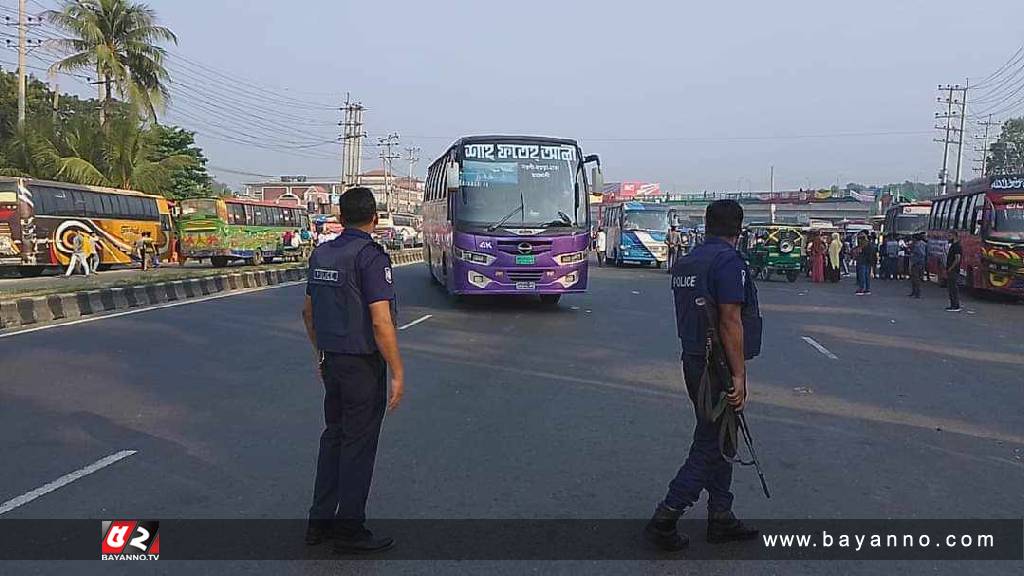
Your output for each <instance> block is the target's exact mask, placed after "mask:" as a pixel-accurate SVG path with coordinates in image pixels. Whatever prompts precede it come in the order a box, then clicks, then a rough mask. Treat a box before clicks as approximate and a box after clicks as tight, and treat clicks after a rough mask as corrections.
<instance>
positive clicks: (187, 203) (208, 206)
mask: <svg viewBox="0 0 1024 576" xmlns="http://www.w3.org/2000/svg"><path fill="white" fill-rule="evenodd" d="M181 215H182V216H204V217H210V216H212V217H216V216H217V201H216V200H213V199H198V200H184V201H182V203H181Z"/></svg>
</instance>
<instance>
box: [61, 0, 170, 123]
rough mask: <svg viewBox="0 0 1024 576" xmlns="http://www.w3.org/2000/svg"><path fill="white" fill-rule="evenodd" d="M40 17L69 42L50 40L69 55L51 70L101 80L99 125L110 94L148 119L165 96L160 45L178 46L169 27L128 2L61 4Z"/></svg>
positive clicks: (143, 7) (166, 78) (105, 0)
mask: <svg viewBox="0 0 1024 576" xmlns="http://www.w3.org/2000/svg"><path fill="white" fill-rule="evenodd" d="M45 17H46V18H47V19H48V20H49V21H50V22H51V23H52V24H54V25H55V26H57V27H58V28H60V29H61V30H62V31H63V32H64V33H65V34H67V35H68V36H70V37H69V38H62V39H56V40H51V41H50V42H52V43H53V44H55V45H56V46H58V47H59V48H61V49H63V50H65V51H67V52H68V53H70V55H69V56H66V57H64V58H62V59H61V60H59V61H57V62H56V63H55V64H54V65H53V68H54V69H55V70H62V71H81V70H87V71H95V73H96V74H97V76H98V77H99V79H100V92H101V100H102V106H101V108H100V122H101V123H103V122H104V121H105V118H106V117H107V116H108V115H109V114H110V112H111V110H110V108H111V103H112V101H113V91H115V90H116V91H117V93H118V94H119V95H120V96H121V98H122V99H123V100H127V101H128V102H131V103H132V105H133V106H134V107H135V108H136V109H137V110H138V111H139V112H140V113H143V114H145V115H146V116H148V117H149V118H150V119H151V120H156V111H157V109H158V108H162V106H163V104H164V103H165V102H166V100H167V99H168V97H169V92H168V88H167V86H168V83H169V81H170V78H169V75H168V73H167V69H166V68H165V67H164V59H165V57H166V55H167V51H166V50H164V48H162V47H161V46H160V45H159V43H160V42H172V43H174V44H177V42H178V39H177V37H176V36H175V35H174V33H173V32H171V31H170V30H169V29H168V28H165V27H163V26H158V25H157V24H156V12H155V11H153V10H152V9H151V8H149V6H147V5H145V4H136V3H133V2H131V0H76V1H70V0H69V1H66V2H65V4H64V7H63V9H61V10H49V11H47V12H46V13H45Z"/></svg>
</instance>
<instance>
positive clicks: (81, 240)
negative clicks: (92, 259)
mask: <svg viewBox="0 0 1024 576" xmlns="http://www.w3.org/2000/svg"><path fill="white" fill-rule="evenodd" d="M72 234H73V236H72V237H71V250H72V252H71V261H70V262H68V269H67V272H65V273H64V277H65V278H68V277H70V276H71V275H72V274H74V273H75V268H77V267H78V266H79V265H81V267H82V271H83V272H84V273H85V276H86V278H88V277H89V259H88V257H87V255H86V252H85V249H86V244H87V243H86V240H85V233H83V232H72Z"/></svg>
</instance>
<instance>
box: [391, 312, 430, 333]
mask: <svg viewBox="0 0 1024 576" xmlns="http://www.w3.org/2000/svg"><path fill="white" fill-rule="evenodd" d="M433 317H434V315H433V314H427V315H426V316H424V317H423V318H418V319H416V320H413V321H412V322H409V323H408V324H406V325H405V326H399V327H398V329H399V330H405V329H406V328H412V327H413V326H415V325H417V324H419V323H421V322H426V321H427V320H430V319H431V318H433Z"/></svg>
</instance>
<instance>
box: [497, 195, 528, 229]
mask: <svg viewBox="0 0 1024 576" xmlns="http://www.w3.org/2000/svg"><path fill="white" fill-rule="evenodd" d="M517 212H522V213H523V214H524V215H525V214H526V198H524V197H523V191H522V190H520V191H519V206H517V207H516V208H515V209H514V210H512V211H511V212H509V213H508V214H506V215H505V217H504V218H502V219H501V220H498V221H497V222H495V223H494V224H491V225H490V226H488V227H487V231H488V232H494V231H495V230H497V229H498V228H501V225H502V224H504V223H505V222H508V221H509V220H511V219H512V217H513V216H515V215H516V213H517Z"/></svg>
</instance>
